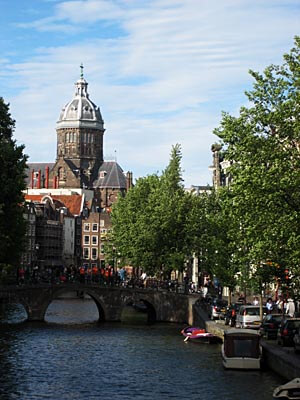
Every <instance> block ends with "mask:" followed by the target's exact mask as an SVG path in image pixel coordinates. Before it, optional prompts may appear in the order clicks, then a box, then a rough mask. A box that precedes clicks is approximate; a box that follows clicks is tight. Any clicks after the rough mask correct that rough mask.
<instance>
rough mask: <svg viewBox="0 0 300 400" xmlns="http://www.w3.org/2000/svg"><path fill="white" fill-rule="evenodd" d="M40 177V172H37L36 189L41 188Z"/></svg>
mask: <svg viewBox="0 0 300 400" xmlns="http://www.w3.org/2000/svg"><path fill="white" fill-rule="evenodd" d="M41 177H42V171H41V170H39V172H38V181H37V188H38V189H40V188H41Z"/></svg>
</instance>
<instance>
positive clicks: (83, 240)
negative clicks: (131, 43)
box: [25, 70, 132, 266]
mask: <svg viewBox="0 0 300 400" xmlns="http://www.w3.org/2000/svg"><path fill="white" fill-rule="evenodd" d="M104 132H105V129H104V121H103V119H102V115H101V112H100V108H99V107H98V106H97V105H96V104H95V103H93V102H92V100H91V99H90V97H89V93H88V83H87V81H86V80H85V79H84V77H83V73H82V70H81V76H80V78H79V80H78V81H77V82H76V83H75V93H74V95H73V97H72V99H71V100H70V101H69V102H68V103H67V104H66V105H65V106H64V107H63V108H62V110H61V112H60V115H59V119H58V121H57V124H56V135H57V147H56V149H57V150H56V159H55V162H50V163H28V171H27V190H26V196H25V199H26V201H27V202H33V203H37V202H42V201H44V200H45V199H47V201H49V198H51V199H52V203H53V204H60V206H59V207H60V213H61V216H62V218H61V223H62V224H64V222H63V216H64V215H68V218H69V217H70V216H71V215H72V212H73V217H74V218H75V219H76V223H75V224H74V226H75V229H74V230H75V232H74V233H73V234H74V240H73V242H74V257H73V258H72V257H70V255H68V260H69V261H68V263H69V264H70V263H71V264H75V265H77V266H79V265H80V264H82V262H83V261H85V263H88V262H89V260H90V263H91V262H92V261H93V264H95V263H96V264H97V265H102V264H103V262H104V258H105V255H104V252H103V245H104V240H106V238H105V236H106V235H103V231H104V228H102V231H101V233H102V235H100V234H99V239H97V240H94V243H92V241H91V242H90V243H89V244H88V243H87V237H86V236H87V234H86V232H85V231H84V229H83V228H84V227H86V226H87V224H88V223H89V220H91V221H94V220H98V219H99V221H100V220H101V222H99V228H100V223H102V220H105V232H106V231H107V230H109V221H110V218H109V215H110V211H111V206H112V205H113V203H114V202H115V201H116V200H117V198H118V196H120V195H121V196H124V195H125V193H126V192H127V190H128V189H129V188H130V187H131V186H132V173H131V172H127V173H126V174H124V172H123V170H122V168H121V167H120V165H119V164H118V163H117V161H116V160H104V156H103V135H104ZM78 196H79V197H80V201H79V197H78ZM66 199H68V200H66ZM54 200H55V201H54ZM45 201H46V200H45ZM79 202H80V203H81V204H80V207H73V209H74V210H75V209H76V210H77V211H76V213H75V214H74V212H75V211H72V204H75V203H76V204H77V203H78V204H79ZM66 209H67V214H66ZM58 211H59V210H58ZM91 226H92V225H91ZM65 229H66V227H65ZM99 232H100V229H99ZM79 235H80V240H79ZM65 240H71V238H69V239H67V236H66V235H65ZM35 242H36V243H37V246H36V248H37V249H39V253H40V254H36V257H33V258H35V259H36V260H37V263H38V260H39V258H42V259H44V258H45V257H44V255H43V248H44V247H45V246H46V245H47V243H46V242H47V241H45V240H44V241H43V242H42V240H41V238H39V237H37V238H36V240H35ZM92 244H93V246H92ZM91 246H92V247H91ZM64 247H66V246H64ZM88 247H89V250H87V248H88ZM44 250H45V249H44ZM69 252H70V251H69ZM89 255H90V256H89ZM62 264H66V255H62Z"/></svg>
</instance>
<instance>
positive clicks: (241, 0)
mask: <svg viewBox="0 0 300 400" xmlns="http://www.w3.org/2000/svg"><path fill="white" fill-rule="evenodd" d="M0 5H1V11H2V12H1V15H0V26H1V28H0V29H1V35H0V50H1V52H0V64H1V68H0V85H1V86H0V87H1V92H0V96H2V97H3V98H4V100H5V101H6V102H9V103H10V109H11V113H12V116H13V118H14V119H15V120H16V131H15V138H16V139H17V141H18V143H23V144H25V153H26V154H28V155H29V161H30V162H54V160H55V157H56V131H55V128H56V121H57V119H58V116H59V113H60V110H61V108H62V107H63V105H65V104H66V103H67V102H68V101H70V100H71V99H72V97H73V94H74V83H75V82H76V80H77V79H78V78H79V75H80V69H79V66H80V64H81V63H83V65H84V76H85V79H86V80H87V81H88V83H89V94H90V98H91V100H92V101H93V102H94V103H96V104H97V105H98V106H100V109H101V113H102V117H103V119H104V122H105V128H106V132H105V135H104V153H105V156H106V157H107V158H109V157H110V156H111V155H113V156H114V155H115V154H116V155H117V160H118V162H119V164H120V165H121V167H122V168H123V170H124V171H127V170H130V171H132V172H133V175H134V177H135V178H137V177H140V176H145V175H148V174H151V173H155V172H161V171H162V170H163V169H164V168H165V167H166V165H167V164H168V160H169V155H170V151H171V147H172V145H174V144H176V143H180V144H181V146H182V155H183V160H182V168H183V170H184V173H183V177H184V181H185V186H187V187H189V186H191V185H206V184H210V183H211V172H210V170H209V166H210V165H211V163H212V157H211V151H210V148H211V145H212V143H214V142H215V141H216V140H217V138H216V137H215V136H214V135H213V133H212V131H213V129H214V128H215V127H217V126H218V124H219V122H220V119H221V112H222V111H227V112H229V113H231V114H233V115H236V114H237V113H238V110H239V108H240V107H241V106H242V105H245V104H246V97H245V95H244V91H245V90H247V89H249V88H250V87H251V83H252V81H251V77H250V76H249V74H248V70H249V69H254V70H257V71H262V70H263V69H264V68H265V67H266V66H267V65H269V64H281V63H282V56H283V54H284V53H286V52H288V51H289V50H290V48H291V47H292V46H293V38H294V36H295V35H297V34H299V26H300V23H299V21H300V2H299V0H81V1H60V0H26V1H24V2H23V1H20V0H11V1H6V0H0Z"/></svg>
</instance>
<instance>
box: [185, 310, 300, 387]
mask: <svg viewBox="0 0 300 400" xmlns="http://www.w3.org/2000/svg"><path fill="white" fill-rule="evenodd" d="M193 316H194V325H197V326H200V327H202V328H205V329H206V330H207V331H208V332H210V333H213V334H214V335H216V336H218V337H220V338H221V339H222V340H223V338H224V331H225V330H230V329H232V328H230V327H228V326H226V325H224V323H221V322H216V321H211V320H210V319H209V318H208V314H207V310H206V309H205V305H204V306H202V307H201V306H200V304H198V303H197V304H195V305H194V307H193ZM261 345H262V349H263V360H264V365H265V366H266V367H267V368H270V369H271V370H272V371H274V372H276V373H277V374H279V375H280V376H282V377H283V378H285V379H287V380H291V379H294V378H299V377H300V355H298V354H296V353H295V352H294V349H293V347H283V346H279V345H278V344H277V343H276V341H274V340H273V341H272V340H263V339H262V340H261Z"/></svg>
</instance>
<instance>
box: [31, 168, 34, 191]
mask: <svg viewBox="0 0 300 400" xmlns="http://www.w3.org/2000/svg"><path fill="white" fill-rule="evenodd" d="M31 189H34V169H32V170H31Z"/></svg>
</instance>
